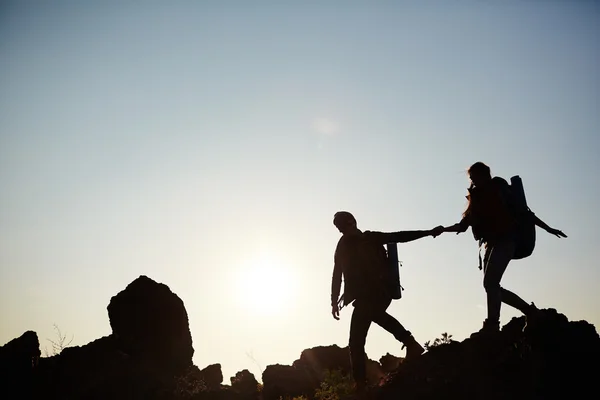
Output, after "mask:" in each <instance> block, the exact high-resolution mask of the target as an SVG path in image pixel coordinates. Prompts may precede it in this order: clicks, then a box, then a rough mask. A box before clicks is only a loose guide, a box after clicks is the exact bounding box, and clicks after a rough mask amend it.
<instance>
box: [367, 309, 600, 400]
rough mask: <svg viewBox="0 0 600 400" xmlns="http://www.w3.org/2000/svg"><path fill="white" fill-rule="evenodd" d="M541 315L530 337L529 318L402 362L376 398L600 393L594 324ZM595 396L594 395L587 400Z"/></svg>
mask: <svg viewBox="0 0 600 400" xmlns="http://www.w3.org/2000/svg"><path fill="white" fill-rule="evenodd" d="M540 315H541V317H540V318H538V319H537V321H536V323H535V324H534V326H533V327H531V326H529V329H528V330H526V331H525V333H524V332H523V326H524V325H525V318H524V317H520V318H513V319H512V320H511V321H510V322H509V323H508V324H507V325H505V326H504V327H503V329H502V331H501V332H499V333H498V334H495V335H492V336H489V337H487V338H473V339H471V338H469V339H466V340H464V341H463V342H453V343H449V344H442V345H440V346H436V347H433V348H431V349H430V350H429V351H428V352H427V353H425V354H424V355H423V356H421V357H420V358H418V359H416V360H411V361H407V362H403V363H401V364H400V366H399V367H398V369H397V371H395V372H394V373H392V374H390V375H389V376H388V377H387V379H386V381H385V384H384V385H383V386H382V387H381V388H379V389H378V390H374V391H373V392H372V393H371V398H373V399H377V400H388V399H390V400H391V399H396V398H402V399H405V400H411V399H423V400H427V399H440V398H452V399H454V398H457V399H458V398H460V399H475V400H476V399H536V400H537V399H551V398H579V397H580V395H581V396H582V395H583V394H584V393H586V392H589V393H594V392H596V395H597V394H598V393H597V389H596V387H595V379H597V378H596V377H597V376H598V373H599V372H600V370H599V367H598V365H597V363H595V360H597V358H598V356H600V337H599V336H598V333H597V332H596V329H595V328H594V326H593V325H591V324H588V323H587V322H585V321H579V322H569V321H568V319H567V318H566V317H565V316H564V315H562V314H559V313H557V312H556V310H554V309H549V310H542V311H541V313H540ZM592 360H594V362H591V361H592ZM590 396H591V397H595V395H593V394H588V395H586V398H587V397H590Z"/></svg>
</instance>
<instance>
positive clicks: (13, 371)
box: [0, 331, 41, 395]
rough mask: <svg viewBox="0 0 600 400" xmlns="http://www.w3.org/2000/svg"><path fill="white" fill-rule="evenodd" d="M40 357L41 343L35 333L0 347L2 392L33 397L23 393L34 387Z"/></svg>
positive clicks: (29, 332)
mask: <svg viewBox="0 0 600 400" xmlns="http://www.w3.org/2000/svg"><path fill="white" fill-rule="evenodd" d="M40 355H41V353H40V342H39V341H38V337H37V334H36V333H35V332H33V331H27V332H25V333H23V334H22V335H21V336H20V337H18V338H16V339H13V340H11V341H10V342H8V343H6V344H5V345H4V346H2V347H0V388H1V389H0V390H2V391H7V392H8V393H11V392H12V390H15V392H13V393H17V391H18V392H20V393H21V395H25V394H28V395H31V393H29V392H27V393H24V392H23V391H24V390H26V391H28V390H29V389H30V388H31V386H32V379H33V372H34V368H35V367H36V366H37V365H38V360H39V357H40Z"/></svg>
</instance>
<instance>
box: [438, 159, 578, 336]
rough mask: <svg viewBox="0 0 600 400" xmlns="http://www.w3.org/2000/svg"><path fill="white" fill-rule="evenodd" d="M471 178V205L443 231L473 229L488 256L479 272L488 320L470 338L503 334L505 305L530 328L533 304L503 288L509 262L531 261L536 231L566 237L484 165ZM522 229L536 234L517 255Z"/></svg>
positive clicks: (535, 313)
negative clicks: (516, 313) (501, 327)
mask: <svg viewBox="0 0 600 400" xmlns="http://www.w3.org/2000/svg"><path fill="white" fill-rule="evenodd" d="M468 174H469V178H470V180H471V185H470V187H469V195H468V196H467V199H468V200H469V205H468V207H467V209H466V210H465V212H464V213H463V217H462V219H461V221H460V222H459V223H457V224H454V225H452V226H449V227H446V228H444V232H456V233H457V234H458V233H462V232H465V231H466V230H467V229H468V228H469V226H470V227H471V230H472V231H473V236H474V238H475V240H478V241H479V245H480V253H481V250H482V249H483V251H484V256H483V265H481V264H482V261H481V258H480V266H479V268H480V269H483V287H484V288H485V291H486V293H487V318H486V319H485V321H484V322H483V327H482V328H481V329H480V330H479V331H478V332H475V333H473V334H472V335H471V337H476V336H479V335H481V334H488V333H494V332H498V331H499V329H500V306H501V303H506V304H508V305H509V306H512V307H514V308H516V309H518V310H519V311H521V312H522V313H523V314H525V316H526V318H527V324H528V325H531V324H533V323H534V321H535V317H536V316H538V315H539V310H538V309H537V307H536V306H535V304H534V303H531V304H528V303H527V302H525V300H523V299H522V298H520V297H519V296H518V295H516V294H515V293H513V292H511V291H509V290H506V289H504V288H502V287H501V286H500V280H501V279H502V275H503V274H504V271H505V270H506V267H507V266H508V263H509V262H510V260H513V259H519V258H524V257H527V256H529V255H530V254H531V252H532V251H533V246H534V243H535V226H539V227H540V228H543V229H544V230H546V231H547V232H548V233H551V234H553V235H556V236H557V237H559V238H560V237H567V235H565V234H564V233H563V232H561V231H560V230H558V229H554V228H551V227H549V226H548V225H547V224H546V223H545V222H543V221H542V220H541V219H539V218H538V217H537V216H536V215H535V214H534V213H533V212H532V211H531V210H530V209H529V208H528V207H527V205H526V201H525V200H524V194H523V197H522V200H520V199H519V195H518V193H517V192H516V191H515V190H514V188H512V187H511V186H510V185H509V184H508V182H507V181H506V180H504V179H503V178H500V177H493V178H492V175H491V171H490V168H489V167H488V166H487V165H486V164H484V163H482V162H476V163H475V164H473V165H472V166H471V167H469V170H468ZM519 181H520V180H519ZM521 189H522V188H521ZM528 225H529V226H530V228H528V227H527V226H528ZM523 229H530V230H531V231H533V232H532V234H529V235H530V236H531V237H530V238H528V240H529V241H531V243H529V244H527V245H525V247H528V250H524V253H523V254H520V255H519V254H518V253H519V252H520V251H521V250H520V247H519V246H521V244H522V243H523V241H524V240H525V239H523V238H524V237H525V236H526V235H527V233H525V234H523V233H522V232H523Z"/></svg>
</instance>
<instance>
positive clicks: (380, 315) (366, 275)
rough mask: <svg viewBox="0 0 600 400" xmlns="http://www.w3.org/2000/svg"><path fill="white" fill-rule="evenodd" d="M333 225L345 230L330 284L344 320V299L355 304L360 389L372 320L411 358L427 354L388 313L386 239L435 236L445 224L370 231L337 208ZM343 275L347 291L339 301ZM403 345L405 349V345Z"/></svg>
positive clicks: (334, 307) (353, 342)
mask: <svg viewBox="0 0 600 400" xmlns="http://www.w3.org/2000/svg"><path fill="white" fill-rule="evenodd" d="M333 224H334V225H335V226H336V227H337V228H338V230H339V231H340V232H341V233H342V234H343V235H342V237H341V238H340V240H339V241H338V244H337V247H336V250H335V256H334V263H335V265H334V268H333V277H332V282H331V313H332V314H333V317H334V318H335V319H336V320H339V312H340V306H339V304H340V302H343V305H347V304H350V303H352V302H354V303H353V305H354V311H353V313H352V320H351V322H350V340H349V349H350V361H351V365H352V375H353V378H354V382H355V385H356V390H357V391H358V392H362V391H363V390H364V389H365V388H366V384H367V382H366V354H365V343H366V338H367V332H368V331H369V327H370V326H371V322H375V323H376V324H378V325H379V326H381V327H382V328H383V329H385V330H386V331H388V332H390V333H391V334H393V335H394V337H395V338H396V339H397V340H399V341H400V342H402V343H404V346H406V358H407V359H411V358H414V357H418V356H419V355H421V354H422V353H423V352H424V349H423V347H422V346H421V345H420V344H419V343H418V342H417V341H416V340H415V338H414V337H413V336H412V334H411V333H410V332H409V331H407V330H406V329H405V328H404V327H403V326H402V324H400V322H398V320H396V319H395V318H394V317H392V316H391V315H390V314H388V313H387V312H386V310H387V308H388V307H389V305H390V303H391V302H392V296H391V295H390V292H389V290H388V288H389V279H388V280H387V281H386V274H387V273H389V272H388V271H389V270H390V267H389V264H387V256H386V252H385V247H384V245H385V244H386V243H405V242H411V241H413V240H417V239H420V238H423V237H426V236H433V237H436V236H438V235H439V234H441V233H442V232H443V229H444V227H442V226H438V227H436V228H434V229H432V230H428V231H404V232H393V233H383V232H371V231H365V232H364V233H363V232H362V231H361V230H360V229H358V227H357V225H356V219H355V218H354V216H353V215H352V214H350V213H349V212H347V211H340V212H337V213H336V214H335V215H334V217H333ZM342 276H343V278H344V294H343V297H342V299H339V295H340V288H341V283H342ZM404 346H403V347H404Z"/></svg>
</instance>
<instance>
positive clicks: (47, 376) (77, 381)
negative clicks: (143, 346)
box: [35, 335, 176, 399]
mask: <svg viewBox="0 0 600 400" xmlns="http://www.w3.org/2000/svg"><path fill="white" fill-rule="evenodd" d="M35 375H36V380H35V382H36V385H35V387H36V396H35V397H36V398H61V399H107V398H110V399H125V398H127V399H143V398H146V399H169V398H172V397H173V394H174V393H175V390H176V382H175V379H174V377H173V374H172V372H171V371H170V370H168V369H164V368H162V367H161V366H160V365H159V364H156V363H154V362H147V360H146V359H144V358H143V357H133V356H130V355H129V354H127V353H124V352H123V351H121V350H120V349H119V341H118V340H117V338H116V337H115V336H114V335H110V336H106V337H103V338H100V339H97V340H95V341H93V342H91V343H88V344H86V345H84V346H73V347H68V348H66V349H64V350H63V351H62V352H61V353H60V354H59V355H55V356H53V357H48V358H41V359H40V363H39V366H38V368H36V374H35Z"/></svg>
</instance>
